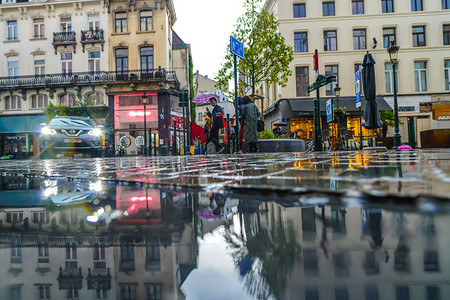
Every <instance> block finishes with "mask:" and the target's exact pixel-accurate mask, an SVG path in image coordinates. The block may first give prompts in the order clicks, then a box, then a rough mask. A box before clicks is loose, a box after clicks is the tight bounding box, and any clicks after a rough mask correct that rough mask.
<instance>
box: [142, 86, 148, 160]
mask: <svg viewBox="0 0 450 300" xmlns="http://www.w3.org/2000/svg"><path fill="white" fill-rule="evenodd" d="M147 99H148V96H147V95H146V94H145V92H144V95H143V96H142V104H144V153H143V154H144V156H147Z"/></svg>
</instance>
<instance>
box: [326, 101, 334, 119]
mask: <svg viewBox="0 0 450 300" xmlns="http://www.w3.org/2000/svg"><path fill="white" fill-rule="evenodd" d="M331 111H332V109H331V99H328V100H327V122H328V123H330V122H331V121H333V114H332V112H331Z"/></svg>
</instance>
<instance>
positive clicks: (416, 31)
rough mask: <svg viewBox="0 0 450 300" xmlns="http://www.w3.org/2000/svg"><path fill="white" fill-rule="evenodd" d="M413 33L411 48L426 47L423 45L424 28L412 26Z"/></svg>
mask: <svg viewBox="0 0 450 300" xmlns="http://www.w3.org/2000/svg"><path fill="white" fill-rule="evenodd" d="M412 32H413V47H422V46H426V43H425V26H414V27H413V28H412Z"/></svg>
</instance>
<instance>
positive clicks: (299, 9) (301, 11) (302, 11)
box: [293, 3, 306, 18]
mask: <svg viewBox="0 0 450 300" xmlns="http://www.w3.org/2000/svg"><path fill="white" fill-rule="evenodd" d="M293 8H294V18H305V17H306V5H305V3H296V4H294V5H293Z"/></svg>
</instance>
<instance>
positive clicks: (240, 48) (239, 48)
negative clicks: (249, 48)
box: [230, 35, 244, 59]
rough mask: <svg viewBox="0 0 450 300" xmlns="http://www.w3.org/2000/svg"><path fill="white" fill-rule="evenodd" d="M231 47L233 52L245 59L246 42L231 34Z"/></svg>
mask: <svg viewBox="0 0 450 300" xmlns="http://www.w3.org/2000/svg"><path fill="white" fill-rule="evenodd" d="M230 49H231V53H233V54H234V55H236V56H238V57H240V58H241V59H244V44H242V43H241V42H240V41H239V40H238V39H236V38H235V37H234V36H232V35H230Z"/></svg>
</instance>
